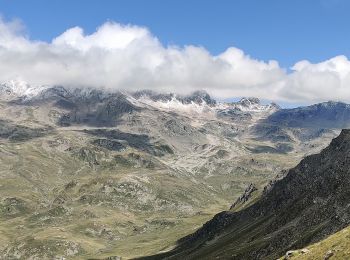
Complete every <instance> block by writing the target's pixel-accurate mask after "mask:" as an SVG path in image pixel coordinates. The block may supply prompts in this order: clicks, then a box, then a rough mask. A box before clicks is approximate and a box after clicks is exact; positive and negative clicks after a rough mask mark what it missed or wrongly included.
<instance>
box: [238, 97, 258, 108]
mask: <svg viewBox="0 0 350 260" xmlns="http://www.w3.org/2000/svg"><path fill="white" fill-rule="evenodd" d="M239 103H240V104H242V105H244V106H252V105H260V99H258V98H256V97H244V98H241V100H240V101H239Z"/></svg>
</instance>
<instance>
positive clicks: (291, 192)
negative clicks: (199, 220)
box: [155, 130, 350, 259]
mask: <svg viewBox="0 0 350 260" xmlns="http://www.w3.org/2000/svg"><path fill="white" fill-rule="evenodd" d="M349 166H350V130H343V131H342V132H341V134H340V135H339V136H338V137H337V138H335V139H334V140H333V141H332V142H331V144H330V145H329V146H328V147H327V148H326V149H324V150H323V151H322V152H321V153H320V154H316V155H311V156H308V157H306V158H305V159H303V160H302V161H301V162H300V163H299V164H298V165H297V166H296V167H295V168H293V169H291V170H290V171H289V172H288V174H287V175H286V177H284V178H283V179H281V180H279V181H277V182H276V183H275V184H274V185H273V186H272V188H269V189H268V190H266V191H265V193H264V195H263V197H262V198H261V199H260V200H259V201H258V202H257V203H255V204H254V205H252V206H250V207H249V208H246V209H244V210H242V211H239V212H231V211H226V212H221V213H219V214H217V215H216V216H215V217H214V218H213V219H212V220H211V221H209V222H207V223H206V224H205V225H203V227H202V228H200V229H199V230H198V231H197V232H195V233H194V234H192V235H189V236H187V237H185V238H183V239H181V240H180V241H179V245H178V247H177V248H176V249H174V250H173V251H171V252H168V253H166V254H163V255H160V256H155V258H166V257H168V258H170V259H180V258H182V257H185V258H186V259H214V258H219V259H220V258H222V259H276V258H277V257H279V256H281V255H283V254H284V253H285V252H286V251H287V250H289V249H294V248H300V247H303V246H305V245H307V244H309V243H311V242H315V241H318V240H320V239H322V238H324V237H326V236H328V235H330V234H332V233H335V232H336V231H338V230H340V229H342V228H344V227H346V226H347V225H349V223H350V189H349V185H350V167H349Z"/></svg>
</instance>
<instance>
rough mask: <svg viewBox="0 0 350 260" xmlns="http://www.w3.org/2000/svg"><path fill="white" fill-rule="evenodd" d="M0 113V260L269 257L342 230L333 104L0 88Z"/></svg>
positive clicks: (337, 106) (349, 116)
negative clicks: (294, 104)
mask: <svg viewBox="0 0 350 260" xmlns="http://www.w3.org/2000/svg"><path fill="white" fill-rule="evenodd" d="M0 107H1V111H0V155H1V156H0V164H1V165H2V167H1V169H0V179H1V182H0V183H1V189H0V196H1V201H0V219H1V223H0V259H30V258H32V259H55V258H68V259H106V258H108V257H109V259H113V258H111V257H117V256H118V257H119V256H121V257H123V258H136V257H145V256H149V257H151V258H160V259H162V258H164V257H169V258H174V259H178V258H184V257H188V258H189V259H199V257H200V259H202V258H203V257H204V256H205V257H207V258H208V259H213V258H215V257H218V258H236V259H250V258H251V259H273V258H277V257H281V256H283V255H284V254H285V253H286V252H287V251H288V250H294V249H297V248H302V247H305V246H307V245H309V244H310V243H314V242H317V241H320V240H321V239H323V238H326V237H327V236H328V235H330V234H333V233H335V232H337V231H339V230H341V229H342V228H345V227H346V226H347V214H348V213H347V206H346V205H347V204H346V203H347V201H348V197H347V196H348V194H347V191H346V185H347V179H346V178H347V175H346V173H347V168H346V165H347V163H348V161H347V160H348V159H347V156H346V153H347V151H348V149H349V147H348V143H349V132H348V131H346V130H344V131H342V132H341V129H342V128H346V127H347V126H348V124H350V106H349V105H347V104H344V103H340V102H325V103H320V104H315V105H311V106H305V107H298V108H293V109H283V108H281V107H279V106H278V105H277V104H275V103H271V104H262V103H261V102H260V101H259V99H257V98H242V99H241V100H240V101H237V102H219V101H216V100H214V99H213V98H212V97H210V95H209V94H208V93H206V92H204V91H197V92H194V93H193V94H191V95H178V94H169V93H156V92H153V91H149V90H144V91H138V92H133V93H131V92H121V91H112V90H108V89H105V90H102V89H89V88H69V87H64V86H35V87H34V86H29V85H28V84H27V83H25V82H21V81H9V82H5V83H2V84H0ZM340 132H341V134H340V136H339V137H337V138H336V139H334V140H333V141H332V139H333V138H334V137H336V136H337V135H339V133H340ZM329 144H330V146H329V147H328V148H326V147H327V146H328V145H329ZM320 152H321V153H320ZM318 153H320V154H318ZM312 154H318V155H312ZM300 161H301V162H300ZM289 169H290V170H289ZM230 208H231V209H230ZM218 212H221V213H219V214H217V213H218ZM204 223H206V224H204ZM203 224H204V226H203ZM161 252H164V253H163V254H162V253H161Z"/></svg>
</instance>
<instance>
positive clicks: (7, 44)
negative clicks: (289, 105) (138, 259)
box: [0, 0, 350, 103]
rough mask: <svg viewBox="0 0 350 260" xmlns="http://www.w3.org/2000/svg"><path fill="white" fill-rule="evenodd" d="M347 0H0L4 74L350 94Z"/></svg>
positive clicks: (172, 87)
mask: <svg viewBox="0 0 350 260" xmlns="http://www.w3.org/2000/svg"><path fill="white" fill-rule="evenodd" d="M349 11H350V1H347V0H303V1H302V0H293V1H292V0H289V1H288V0H264V1H262V0H220V1H214V0H201V1H200V0H187V1H184V0H177V1H164V0H148V1H141V0H138V1H136V0H127V1H122V0H119V1H118V0H114V1H109V0H99V1H97V0H96V1H94V0H90V1H82V0H75V1H65V0H50V1H42V0H32V1H20V0H0V15H1V17H2V18H1V21H0V81H6V80H12V79H21V80H25V81H27V82H28V83H30V84H38V85H39V84H64V85H72V86H82V85H84V86H89V87H105V88H116V89H127V90H135V89H140V88H148V89H154V90H162V91H173V92H179V93H184V92H189V91H193V90H197V89H205V90H207V91H208V92H209V93H210V94H212V95H214V96H217V97H220V98H229V97H235V96H247V95H248V96H259V97H261V98H263V99H270V100H275V101H284V102H299V103H312V102H315V101H326V100H328V99H332V100H342V101H350V86H349V83H350V62H349V60H348V58H347V57H349V56H350V34H349V33H348V25H349V24H350V16H349V15H348V13H349Z"/></svg>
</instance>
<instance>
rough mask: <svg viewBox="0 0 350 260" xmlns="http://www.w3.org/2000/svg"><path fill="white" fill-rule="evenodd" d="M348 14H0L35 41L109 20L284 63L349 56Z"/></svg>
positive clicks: (122, 5)
mask: <svg viewBox="0 0 350 260" xmlns="http://www.w3.org/2000/svg"><path fill="white" fill-rule="evenodd" d="M349 11H350V1H346V0H293V1H291V0H290V1H287V0H265V1H262V0H220V1H214V0H191V1H190V0H176V1H164V0H147V1H142V0H124V1H122V0H119V1H118V0H114V1H113V0H100V1H91V0H90V1H83V0H74V1H71V0H70V1H65V0H50V1H47V0H32V1H23V0H0V13H1V14H2V15H3V17H5V19H13V18H19V19H21V20H22V21H23V23H24V24H25V25H26V28H27V32H28V34H29V36H30V37H31V38H33V39H36V40H37V39H40V40H46V41H50V40H51V39H52V38H54V37H56V36H57V35H59V34H61V33H62V32H64V31H65V30H66V29H67V28H70V27H73V26H77V25H78V26H80V27H82V28H84V30H85V31H86V32H87V33H89V32H93V31H95V29H96V27H98V26H100V25H101V24H103V23H104V22H105V21H107V20H113V21H116V22H119V23H123V24H127V23H131V24H136V25H141V26H146V27H148V28H149V29H150V31H151V32H152V33H153V34H154V35H155V36H157V37H158V38H159V39H160V41H161V42H162V43H163V44H165V45H167V44H176V45H179V46H183V45H186V44H194V45H200V46H204V47H205V48H206V49H208V50H209V51H210V52H211V53H212V54H218V53H221V52H223V51H224V50H225V49H226V48H227V47H229V46H235V47H238V48H240V49H242V50H243V51H244V52H246V53H248V54H249V55H250V56H252V57H254V58H257V59H262V60H270V59H276V60H277V61H278V62H279V63H280V65H281V66H282V67H285V68H286V67H290V66H291V65H293V64H294V63H295V62H297V61H299V60H303V59H308V60H310V61H311V62H320V61H322V60H325V59H329V58H331V57H334V56H336V55H340V54H343V55H346V56H350V34H349V29H348V27H349V25H350V15H349Z"/></svg>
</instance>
